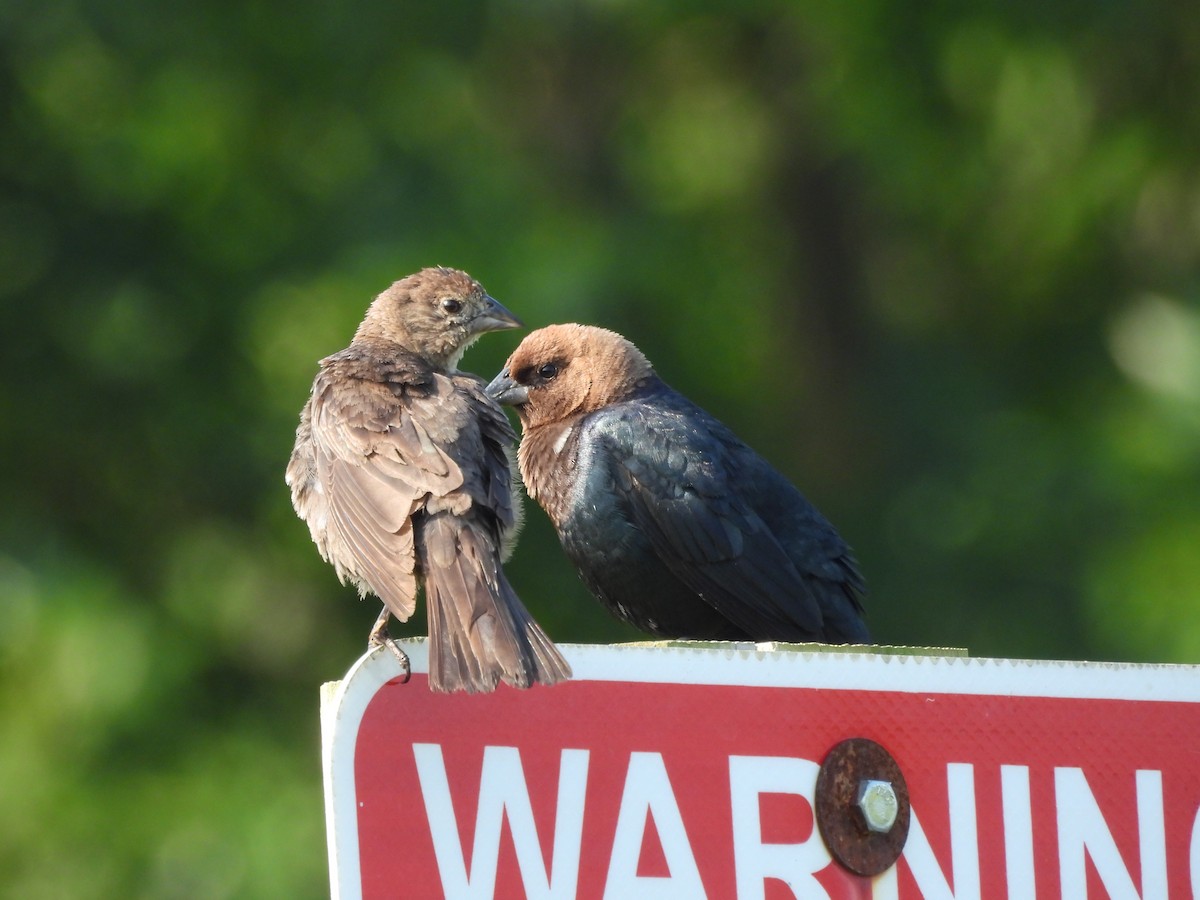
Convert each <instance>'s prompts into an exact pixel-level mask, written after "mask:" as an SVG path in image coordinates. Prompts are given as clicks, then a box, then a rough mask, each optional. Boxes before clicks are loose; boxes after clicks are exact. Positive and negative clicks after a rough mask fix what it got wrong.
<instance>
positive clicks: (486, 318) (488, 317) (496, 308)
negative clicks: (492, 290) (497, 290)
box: [469, 296, 525, 334]
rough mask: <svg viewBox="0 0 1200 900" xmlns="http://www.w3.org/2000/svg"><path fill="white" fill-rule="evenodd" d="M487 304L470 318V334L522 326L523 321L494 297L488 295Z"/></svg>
mask: <svg viewBox="0 0 1200 900" xmlns="http://www.w3.org/2000/svg"><path fill="white" fill-rule="evenodd" d="M485 299H486V300H487V306H485V307H484V308H483V310H482V311H481V312H480V313H479V315H477V316H476V317H475V318H473V319H472V320H471V324H470V325H469V327H470V329H471V333H472V334H483V333H484V332H486V331H506V330H507V329H509V328H524V327H525V323H524V322H522V321H521V320H520V319H518V318H517V317H516V316H514V315H513V314H512V313H510V312H509V311H508V310H507V309H505V308H504V307H503V306H501V305H500V304H499V303H498V302H497V301H496V299H495V298H494V297H491V296H488V297H486V298H485Z"/></svg>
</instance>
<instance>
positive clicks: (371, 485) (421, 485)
mask: <svg viewBox="0 0 1200 900" xmlns="http://www.w3.org/2000/svg"><path fill="white" fill-rule="evenodd" d="M453 398H454V388H453V385H452V384H451V382H450V380H449V379H447V378H445V377H442V376H432V377H431V378H430V379H429V380H428V381H427V382H426V384H425V385H422V386H421V390H420V391H419V392H413V394H412V395H411V396H410V395H409V394H408V393H406V392H405V391H402V390H397V389H393V387H390V386H389V385H387V384H384V383H380V382H376V381H369V380H364V379H358V378H346V377H341V378H335V377H328V378H324V377H322V376H320V375H319V376H318V378H317V383H316V386H315V387H314V391H313V397H312V401H311V402H312V442H313V451H314V457H315V462H316V476H317V482H318V483H319V485H320V489H321V490H323V491H324V492H325V495H326V497H327V500H328V508H327V514H328V522H327V523H326V529H327V533H328V534H329V543H330V544H331V549H332V550H334V551H335V552H333V553H331V556H333V558H334V561H335V564H339V563H340V565H339V569H348V570H351V571H352V573H353V574H354V575H356V576H357V580H359V581H361V582H362V583H364V584H365V586H366V587H368V588H369V589H370V590H371V591H372V593H374V594H376V595H377V596H378V597H379V598H380V599H382V600H383V601H384V603H386V604H387V606H388V608H389V609H390V610H391V612H392V613H393V615H395V616H396V617H397V618H398V619H401V620H402V621H403V620H406V619H407V618H408V617H409V616H411V615H412V612H413V610H414V608H415V606H416V592H417V579H416V570H415V559H416V556H415V550H414V537H413V522H412V517H413V514H414V513H416V512H417V511H418V510H420V509H422V508H423V507H424V506H425V504H426V502H427V499H428V498H429V497H430V496H431V495H432V496H435V497H446V496H448V495H451V494H453V493H454V492H455V491H457V490H458V488H460V487H461V486H462V484H463V472H462V470H461V469H460V467H459V466H458V464H457V463H456V462H455V461H454V455H453V446H452V445H453V437H454V436H455V435H457V433H458V431H459V430H460V426H461V423H460V422H459V421H458V420H459V418H460V411H459V410H458V408H457V404H455V403H454V399H453ZM463 502H465V503H469V500H467V499H466V498H463ZM335 541H336V544H337V545H338V546H336V547H335V546H333V545H334V543H335ZM339 550H340V551H343V552H344V557H343V555H342V553H339V552H337V551H339Z"/></svg>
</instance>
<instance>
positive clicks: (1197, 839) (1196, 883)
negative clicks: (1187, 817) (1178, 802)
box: [1188, 809, 1200, 900]
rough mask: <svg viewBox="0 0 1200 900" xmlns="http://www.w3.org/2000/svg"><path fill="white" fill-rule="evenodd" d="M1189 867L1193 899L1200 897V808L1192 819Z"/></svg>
mask: <svg viewBox="0 0 1200 900" xmlns="http://www.w3.org/2000/svg"><path fill="white" fill-rule="evenodd" d="M1188 868H1189V869H1191V873H1192V900H1195V898H1197V897H1200V809H1197V810H1196V818H1195V819H1194V820H1193V821H1192V844H1191V847H1190V848H1189V849H1188Z"/></svg>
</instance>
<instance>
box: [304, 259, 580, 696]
mask: <svg viewBox="0 0 1200 900" xmlns="http://www.w3.org/2000/svg"><path fill="white" fill-rule="evenodd" d="M519 325H520V322H519V320H517V319H516V318H515V317H514V316H513V315H512V313H510V312H508V310H506V309H505V308H504V307H503V306H501V305H500V304H499V303H497V302H496V301H495V300H493V299H492V298H491V297H489V296H488V295H487V294H486V293H485V292H484V290H483V288H482V287H481V286H480V285H479V284H478V283H477V282H475V281H474V280H472V279H471V278H470V276H468V275H467V274H466V273H465V272H460V271H457V270H454V269H445V268H433V269H423V270H422V271H420V272H417V273H416V274H414V275H409V276H408V277H406V278H403V279H401V280H400V281H397V282H396V283H395V284H393V285H392V286H391V287H389V288H388V289H387V290H386V291H384V292H383V293H381V294H380V295H379V296H378V297H376V298H375V301H374V302H373V303H372V304H371V306H370V308H369V309H368V310H367V314H366V317H365V318H364V319H363V322H362V324H361V325H360V326H359V327H358V331H357V332H356V333H355V335H354V340H353V341H352V342H351V344H350V346H349V347H347V348H346V349H345V350H342V351H341V352H339V353H335V354H333V355H332V356H329V357H326V358H325V359H323V360H321V362H320V367H321V368H320V371H319V372H318V373H317V377H316V380H315V381H314V383H313V390H312V395H311V396H310V398H309V401H308V403H307V404H306V405H305V407H304V409H303V410H302V411H301V414H300V426H299V428H298V429H297V430H296V446H295V449H294V450H293V451H292V457H291V460H290V461H289V462H288V467H287V479H286V480H287V483H288V485H289V486H290V487H291V491H292V505H293V506H294V507H295V508H296V513H297V514H298V515H299V516H300V518H302V519H303V520H304V521H305V522H306V523H308V527H309V530H310V531H311V533H312V538H313V542H314V543H315V544H316V545H317V549H318V550H320V552H321V556H322V557H324V558H325V559H326V560H327V561H328V562H330V563H332V564H333V567H334V569H335V570H336V572H337V574H338V577H339V578H340V579H341V580H342V581H343V582H344V583H345V582H350V583H353V584H355V585H356V586H357V587H358V589H359V591H360V593H363V594H366V593H367V592H370V593H373V594H375V595H376V596H377V597H379V598H380V599H381V600H383V603H384V609H383V612H382V613H381V615H380V617H379V621H378V622H377V623H376V627H375V629H374V630H373V631H372V634H371V638H372V643H390V639H388V638H387V636H386V625H387V621H388V616H389V614H390V615H393V616H395V617H396V618H397V619H399V620H400V621H405V620H407V619H408V618H409V616H411V615H412V613H413V611H414V609H415V607H416V594H417V588H418V586H419V585H420V584H421V583H422V582H423V583H424V586H425V595H426V600H427V602H428V605H429V606H428V616H429V684H430V687H431V688H432V689H433V690H437V691H453V690H467V691H490V690H493V689H494V688H495V687H496V684H497V682H499V681H504V682H506V683H507V684H511V685H514V686H516V687H528V686H529V685H531V684H533V683H535V682H540V683H542V684H554V683H555V682H558V681H561V680H563V679H565V678H568V677H569V676H570V668H569V666H568V665H567V663H566V661H565V660H564V659H563V658H562V656H561V655H560V654H559V652H558V650H557V649H556V648H555V646H554V644H553V643H551V641H550V639H549V638H548V637H547V636H546V634H545V633H544V632H543V631H542V629H541V628H540V627H539V626H538V624H537V623H536V622H535V621H534V620H533V618H532V617H531V616H530V615H529V613H528V612H527V611H526V609H525V607H524V606H523V605H522V604H521V601H520V600H519V599H518V597H517V595H516V592H515V591H514V590H513V589H512V586H511V585H510V584H509V583H508V580H507V579H506V578H505V576H504V571H503V569H502V568H501V563H502V559H503V558H506V557H507V552H506V551H507V550H509V549H511V544H513V543H514V542H515V538H516V533H517V530H518V528H519V525H520V521H519V520H520V502H519V499H517V498H515V497H514V494H513V489H512V473H511V461H510V457H509V454H510V452H511V449H512V446H513V444H514V443H515V441H516V435H515V434H514V433H513V430H512V427H511V425H510V424H509V422H508V419H507V418H506V417H505V415H504V413H503V412H502V411H501V410H500V408H499V407H498V406H497V405H496V404H495V402H494V401H492V400H491V399H490V398H488V397H487V395H486V394H485V393H484V390H483V380H482V379H480V378H478V377H477V376H474V375H470V374H467V373H463V372H459V371H458V370H457V366H458V361H459V359H461V357H462V354H463V352H464V351H465V350H466V348H467V347H468V346H469V345H470V344H471V343H472V342H473V341H474V340H475V339H476V338H478V337H479V336H480V335H481V334H483V333H485V332H488V331H496V330H500V329H506V328H515V327H519ZM391 646H392V647H393V648H394V647H395V645H394V644H392V645H391Z"/></svg>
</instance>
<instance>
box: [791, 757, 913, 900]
mask: <svg viewBox="0 0 1200 900" xmlns="http://www.w3.org/2000/svg"><path fill="white" fill-rule="evenodd" d="M815 807H816V808H815V810H814V812H815V813H816V819H817V828H818V829H819V830H820V832H821V837H822V839H824V841H825V846H826V847H828V848H829V852H830V854H831V855H832V856H833V858H834V859H836V860H837V861H838V862H839V863H841V865H843V866H845V867H846V868H847V869H849V870H850V871H851V872H853V873H855V874H856V875H865V876H867V877H871V876H874V875H878V874H879V873H880V872H883V871H885V870H886V869H888V868H890V867H891V866H892V864H893V863H895V862H896V860H897V859H898V858H899V857H900V851H901V850H903V849H904V842H905V840H906V839H907V838H908V820H909V805H908V785H907V784H905V782H904V773H902V772H901V771H900V766H899V765H898V764H897V763H896V760H895V759H893V758H892V755H891V754H890V753H888V752H887V750H885V749H883V747H881V746H880V745H879V744H877V743H875V742H874V741H871V740H868V739H867V738H850V739H849V740H846V741H842V742H841V743H840V744H838V745H837V746H835V747H834V748H833V749H832V750H830V751H829V753H828V754H827V755H826V756H825V761H824V762H823V763H821V771H820V772H819V773H818V775H817V794H816V803H815Z"/></svg>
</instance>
